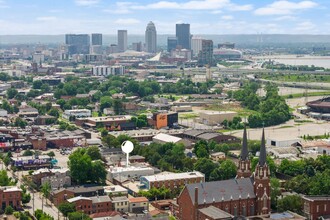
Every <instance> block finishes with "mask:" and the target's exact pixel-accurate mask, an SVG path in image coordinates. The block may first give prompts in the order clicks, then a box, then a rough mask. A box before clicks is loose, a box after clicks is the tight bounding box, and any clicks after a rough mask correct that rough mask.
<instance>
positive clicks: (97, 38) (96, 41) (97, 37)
mask: <svg viewBox="0 0 330 220" xmlns="http://www.w3.org/2000/svg"><path fill="white" fill-rule="evenodd" d="M94 45H102V34H92V46H94Z"/></svg>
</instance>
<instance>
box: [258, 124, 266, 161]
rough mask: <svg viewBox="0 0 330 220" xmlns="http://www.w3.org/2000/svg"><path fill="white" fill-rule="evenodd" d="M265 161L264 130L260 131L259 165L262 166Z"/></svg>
mask: <svg viewBox="0 0 330 220" xmlns="http://www.w3.org/2000/svg"><path fill="white" fill-rule="evenodd" d="M266 160H267V154H266V143H265V129H264V128H263V129H262V137H261V147H260V156H259V165H260V166H264V165H265V163H266Z"/></svg>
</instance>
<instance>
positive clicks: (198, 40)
mask: <svg viewBox="0 0 330 220" xmlns="http://www.w3.org/2000/svg"><path fill="white" fill-rule="evenodd" d="M202 41H203V38H202V37H200V36H193V37H192V38H191V49H192V51H193V55H194V56H197V55H198V53H199V51H201V50H202Z"/></svg>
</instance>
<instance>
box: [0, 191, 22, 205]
mask: <svg viewBox="0 0 330 220" xmlns="http://www.w3.org/2000/svg"><path fill="white" fill-rule="evenodd" d="M7 206H11V207H13V208H14V209H20V208H21V206H22V190H21V189H20V188H18V187H17V186H1V187H0V209H1V210H5V209H6V207H7Z"/></svg>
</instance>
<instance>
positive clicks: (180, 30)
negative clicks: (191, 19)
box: [175, 24, 191, 50]
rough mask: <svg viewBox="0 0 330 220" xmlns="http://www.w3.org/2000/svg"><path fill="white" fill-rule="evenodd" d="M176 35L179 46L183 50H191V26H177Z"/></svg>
mask: <svg viewBox="0 0 330 220" xmlns="http://www.w3.org/2000/svg"><path fill="white" fill-rule="evenodd" d="M175 33H176V34H175V35H176V37H177V38H178V45H179V46H181V47H182V48H183V49H189V50H190V49H191V36H190V24H176V30H175Z"/></svg>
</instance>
